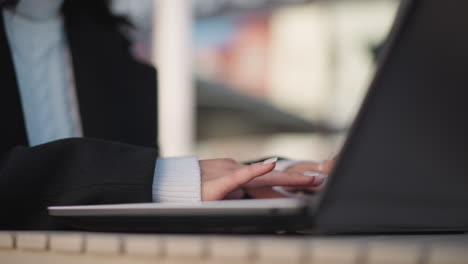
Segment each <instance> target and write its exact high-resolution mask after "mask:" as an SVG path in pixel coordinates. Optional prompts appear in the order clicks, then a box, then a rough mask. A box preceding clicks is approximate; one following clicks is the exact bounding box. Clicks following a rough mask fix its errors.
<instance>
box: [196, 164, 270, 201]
mask: <svg viewBox="0 0 468 264" xmlns="http://www.w3.org/2000/svg"><path fill="white" fill-rule="evenodd" d="M275 165H276V161H275V160H274V161H269V162H267V163H265V162H259V163H255V164H252V165H245V166H242V167H241V168H239V169H236V170H234V172H233V173H231V174H229V175H226V176H223V177H219V178H217V179H214V180H211V181H208V182H206V183H204V184H203V186H202V187H203V188H202V199H203V200H205V201H206V200H219V199H223V198H224V197H225V196H226V195H227V194H228V193H230V192H232V191H234V190H235V189H237V188H239V187H240V186H241V185H243V184H245V183H247V182H249V181H251V180H252V179H254V178H255V177H258V176H262V175H264V174H266V173H268V172H270V171H272V170H273V169H274V168H275Z"/></svg>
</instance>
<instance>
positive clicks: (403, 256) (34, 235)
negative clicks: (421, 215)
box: [0, 231, 468, 264]
mask: <svg viewBox="0 0 468 264" xmlns="http://www.w3.org/2000/svg"><path fill="white" fill-rule="evenodd" d="M0 263H1V264H4V263H5V264H7V263H33V264H42V263H90V264H92V263H99V264H101V263H102V264H104V263H113V264H119V263H122V264H124V263H136V264H138V263H193V264H196V263H233V264H234V263H284V264H296V263H298V264H299V263H304V264H305V263H316V264H335V263H336V264H347V263H350V264H351V263H353V264H355V263H359V264H361V263H362V264H365V263H379V264H380V263H382V264H399V263H401V264H403V263H405V264H406V263H408V264H434V263H440V264H452V263H453V264H455V263H456V264H462V263H463V264H468V235H421V236H330V237H320V236H293V237H292V236H235V235H222V236H221V235H219V236H218V235H157V234H148V235H131V234H116V233H86V232H10V231H0Z"/></svg>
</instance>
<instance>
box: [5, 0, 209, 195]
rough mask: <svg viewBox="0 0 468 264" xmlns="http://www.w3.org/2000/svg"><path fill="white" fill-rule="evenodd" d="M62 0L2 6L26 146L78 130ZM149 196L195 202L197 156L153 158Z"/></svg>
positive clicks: (29, 0) (78, 133)
mask: <svg viewBox="0 0 468 264" xmlns="http://www.w3.org/2000/svg"><path fill="white" fill-rule="evenodd" d="M61 4H62V0H44V1H41V3H40V4H38V3H37V0H21V1H20V2H19V4H18V6H17V7H16V9H15V10H14V11H10V10H3V17H4V20H5V21H4V22H5V27H6V34H7V38H8V41H9V43H10V47H11V50H12V57H13V64H14V67H15V72H16V77H17V80H18V86H19V92H20V97H21V103H22V107H23V113H24V119H25V125H26V132H27V136H28V140H29V145H30V146H35V145H39V144H43V143H47V142H50V141H54V140H58V139H63V138H70V137H80V136H82V134H83V133H82V128H81V122H80V118H79V107H78V102H77V99H76V95H75V87H74V80H73V70H72V69H71V66H72V64H71V61H70V59H69V52H68V50H67V47H68V45H67V43H66V39H65V34H64V25H63V19H62V16H61V13H60V11H59V10H60V7H61ZM153 200H154V201H158V202H160V201H161V202H197V201H200V200H201V187H200V168H199V164H198V160H197V159H196V157H182V158H160V159H158V160H157V161H156V165H155V172H154V179H153Z"/></svg>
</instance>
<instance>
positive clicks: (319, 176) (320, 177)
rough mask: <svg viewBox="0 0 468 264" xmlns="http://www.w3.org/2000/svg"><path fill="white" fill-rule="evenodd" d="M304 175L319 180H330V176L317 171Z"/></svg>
mask: <svg viewBox="0 0 468 264" xmlns="http://www.w3.org/2000/svg"><path fill="white" fill-rule="evenodd" d="M302 174H304V175H305V176H310V177H315V178H317V179H319V180H325V179H326V178H328V174H325V173H320V172H316V171H304V172H303V173H302Z"/></svg>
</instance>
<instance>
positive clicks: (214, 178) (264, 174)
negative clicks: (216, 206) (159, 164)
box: [200, 159, 321, 201]
mask: <svg viewBox="0 0 468 264" xmlns="http://www.w3.org/2000/svg"><path fill="white" fill-rule="evenodd" d="M200 168H201V176H202V177H201V178H202V200H203V201H214V200H222V199H240V198H242V197H243V196H244V194H245V192H248V193H249V195H251V196H253V197H254V198H273V197H272V196H271V195H272V193H271V192H274V191H273V190H272V189H271V188H272V187H273V186H289V187H300V188H313V187H314V186H317V185H320V184H321V180H318V179H317V178H316V177H310V176H305V175H304V174H302V173H300V172H295V171H285V172H280V171H273V169H274V168H275V162H274V161H273V162H270V163H266V164H265V163H264V162H259V163H255V164H252V165H243V164H240V163H238V162H236V161H235V160H233V159H213V160H201V161H200ZM268 191H270V192H268ZM276 197H277V196H276Z"/></svg>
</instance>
